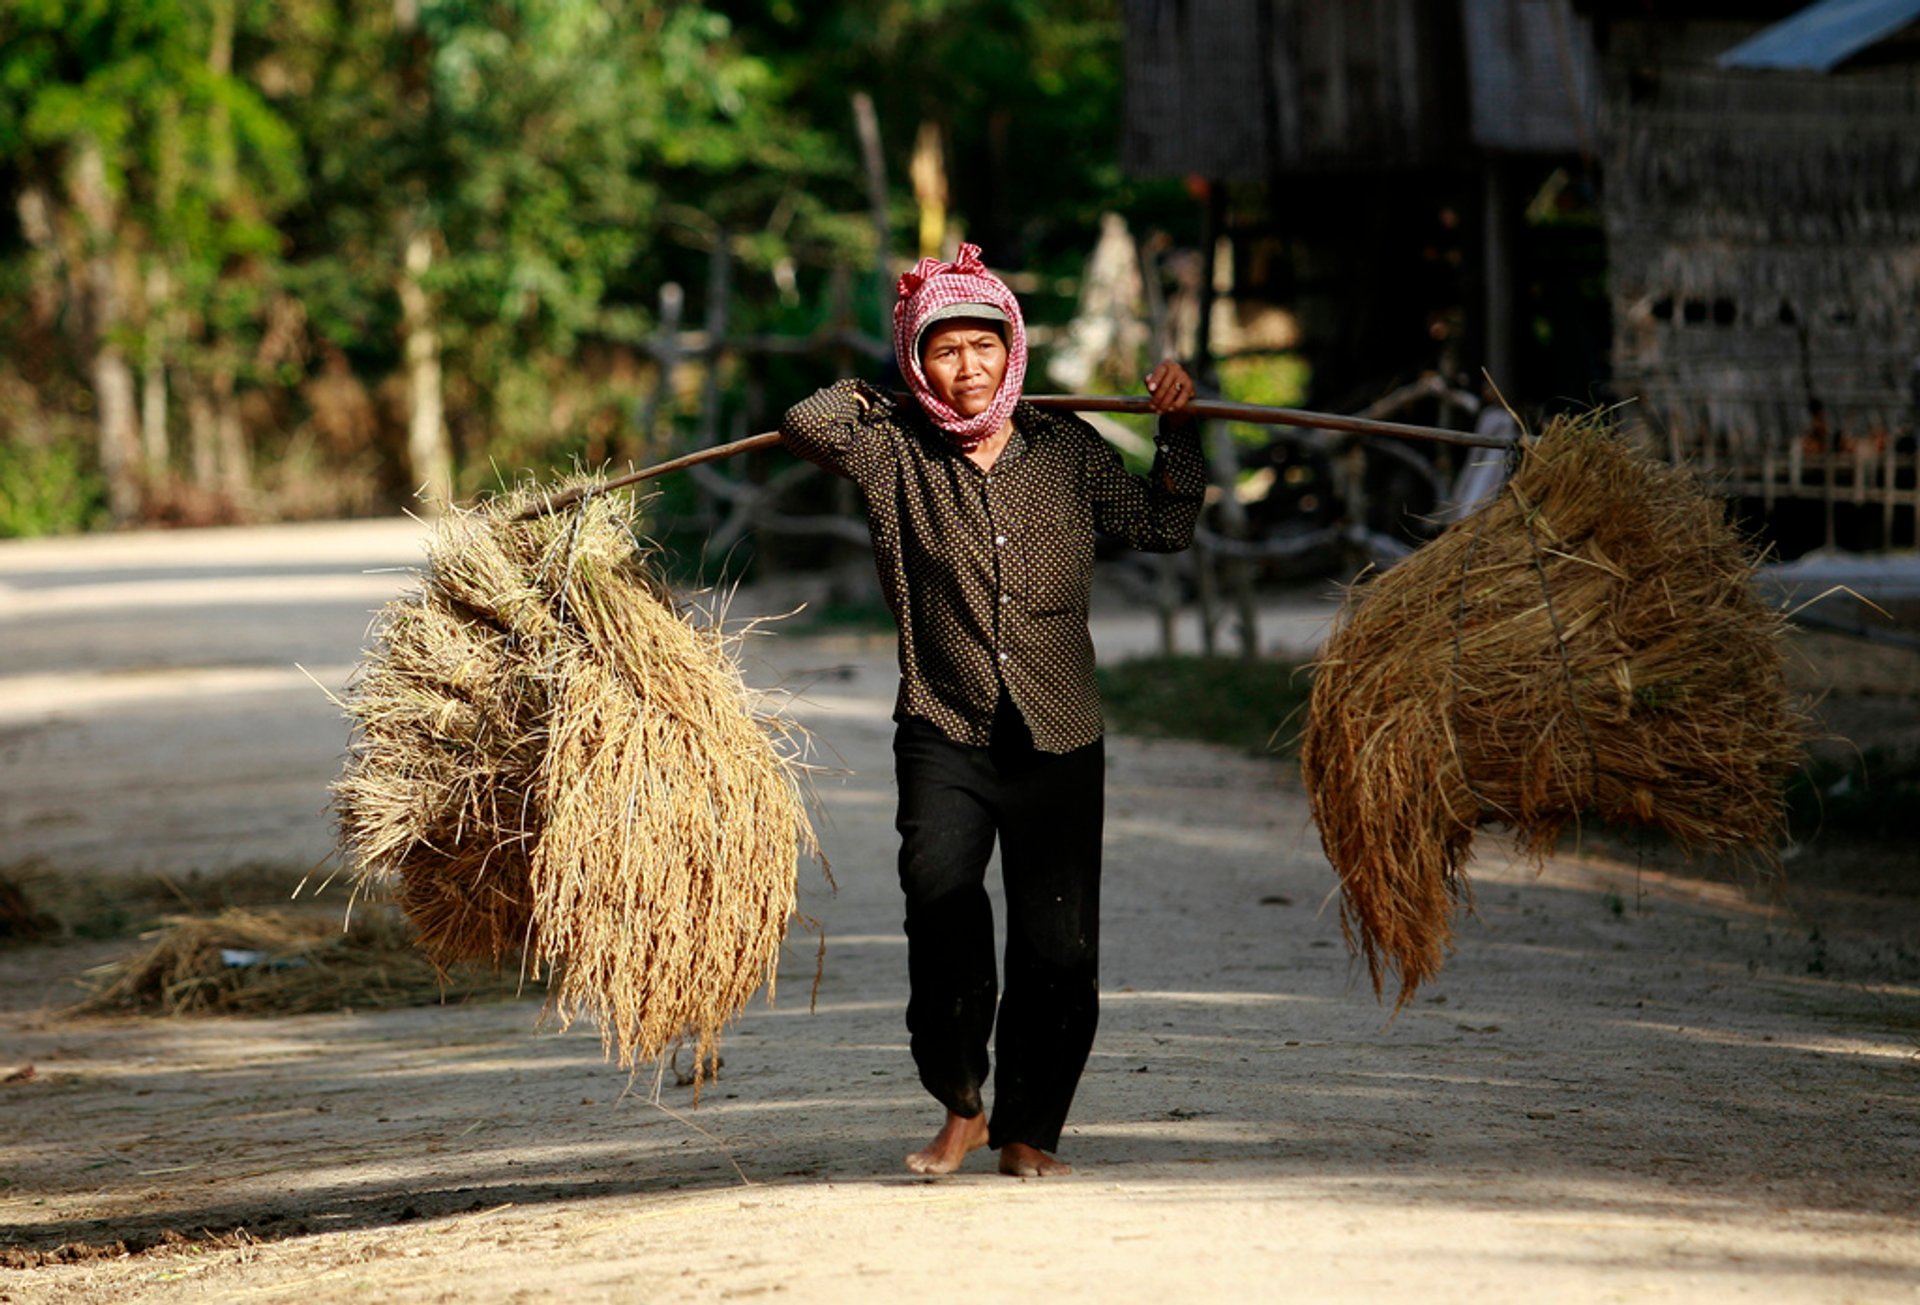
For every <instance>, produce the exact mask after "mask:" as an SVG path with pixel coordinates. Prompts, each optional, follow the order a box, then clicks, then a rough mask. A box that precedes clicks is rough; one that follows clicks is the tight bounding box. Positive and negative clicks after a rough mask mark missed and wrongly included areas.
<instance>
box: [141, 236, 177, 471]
mask: <svg viewBox="0 0 1920 1305" xmlns="http://www.w3.org/2000/svg"><path fill="white" fill-rule="evenodd" d="M146 290H147V294H146V300H147V340H146V350H145V353H144V354H143V356H142V357H141V361H140V449H141V453H142V454H143V456H144V458H145V461H146V474H147V479H148V480H149V481H153V480H158V479H159V478H160V477H162V476H164V475H166V473H167V463H168V462H169V461H171V460H172V456H173V448H172V446H171V444H170V443H169V442H168V439H167V317H168V314H169V313H170V312H172V310H173V281H172V278H171V277H169V276H168V275H167V269H166V265H165V264H163V263H155V264H154V265H153V266H152V267H150V268H148V269H147V285H146Z"/></svg>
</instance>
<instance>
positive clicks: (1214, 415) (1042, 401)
mask: <svg viewBox="0 0 1920 1305" xmlns="http://www.w3.org/2000/svg"><path fill="white" fill-rule="evenodd" d="M1023 402H1026V403H1031V404H1032V405H1033V406H1034V407H1036V408H1047V409H1051V410H1053V411H1055V412H1126V413H1135V414H1148V413H1152V412H1153V401H1152V400H1151V399H1142V398H1135V397H1132V396H1129V395H1101V394H1036V395H1030V396H1028V397H1027V398H1026V399H1025V400H1023ZM1180 413H1181V415H1182V416H1189V417H1196V418H1200V419H1202V420H1208V419H1211V420H1217V421H1244V422H1249V423H1252V424H1254V425H1258V426H1296V427H1306V428H1309V429H1313V430H1332V431H1341V432H1344V433H1347V434H1351V435H1382V436H1387V437H1389V438H1393V439H1412V440H1425V441H1428V442H1432V443H1440V444H1463V445H1468V446H1470V447H1473V448H1483V449H1506V448H1511V447H1513V443H1514V442H1513V441H1512V440H1511V439H1508V438H1506V437H1504V436H1500V435H1481V434H1478V433H1476V432H1473V431H1464V430H1447V429H1444V428H1443V427H1439V426H1413V425H1408V424H1406V423H1404V422H1398V421H1375V420H1373V419H1371V418H1367V417H1343V416H1340V415H1338V414H1336V413H1329V412H1309V411H1307V410H1306V409H1304V408H1270V407H1267V406H1265V405H1263V404H1257V403H1229V402H1226V401H1225V400H1220V399H1194V400H1191V401H1190V402H1188V404H1187V405H1186V406H1185V407H1184V408H1182V409H1181V410H1180ZM779 442H780V432H779V431H767V432H765V433H764V434H760V435H749V436H748V437H747V438H745V439H743V440H733V441H732V442H730V443H727V444H715V445H713V446H712V447H711V448H705V449H696V450H695V451H694V452H692V453H687V454H683V455H682V456H680V457H677V458H670V459H668V460H667V461H665V462H657V463H655V464H654V465H652V466H650V467H641V468H640V469H639V470H637V471H630V472H628V473H627V474H626V475H624V476H616V477H614V478H613V479H612V480H609V481H607V482H605V483H604V484H600V485H581V486H576V487H575V488H573V489H570V490H566V491H565V492H563V493H559V494H555V495H553V496H552V497H551V498H548V499H545V500H543V501H542V502H539V503H536V504H534V505H533V506H532V507H529V508H528V509H526V510H525V511H524V512H522V513H521V514H520V515H519V516H518V517H517V518H516V520H521V521H526V520H530V519H532V518H533V517H537V516H543V515H545V514H546V513H548V512H556V511H558V510H559V509H561V508H564V507H571V506H572V505H573V504H575V503H577V502H579V501H580V500H581V499H582V498H585V497H587V496H589V495H591V494H599V493H604V492H605V491H607V490H610V489H621V488H623V487H625V486H627V485H636V484H639V483H640V482H641V481H643V480H652V479H653V478H654V477H656V476H664V475H666V474H668V473H669V472H674V471H685V470H686V469H687V468H688V467H697V466H699V465H700V464H702V463H705V462H718V461H720V460H721V459H722V458H732V457H738V456H739V455H740V454H742V453H751V452H752V451H753V450H755V449H765V448H771V447H773V446H774V445H776V444H778V443H779Z"/></svg>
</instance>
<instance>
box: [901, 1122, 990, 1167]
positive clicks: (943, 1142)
mask: <svg viewBox="0 0 1920 1305" xmlns="http://www.w3.org/2000/svg"><path fill="white" fill-rule="evenodd" d="M986 1144H987V1117H986V1116H985V1115H975V1116H973V1117H972V1118H971V1119H969V1118H968V1117H967V1116H965V1115H956V1114H954V1113H953V1112H952V1111H951V1110H949V1111H948V1112H947V1122H946V1123H945V1124H943V1125H942V1126H941V1128H940V1131H939V1132H938V1133H936V1134H935V1135H934V1139H933V1141H931V1142H929V1143H927V1145H926V1147H925V1148H924V1149H922V1150H919V1151H915V1152H914V1153H913V1154H912V1155H909V1156H908V1157H907V1168H909V1169H911V1170H913V1172H914V1173H916V1174H950V1173H952V1172H953V1171H954V1170H956V1169H958V1168H959V1167H960V1162H961V1161H962V1160H965V1159H966V1158H967V1153H968V1152H970V1151H978V1150H979V1149H980V1148H981V1147H983V1146H985V1145H986Z"/></svg>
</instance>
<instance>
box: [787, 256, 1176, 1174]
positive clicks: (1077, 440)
mask: <svg viewBox="0 0 1920 1305" xmlns="http://www.w3.org/2000/svg"><path fill="white" fill-rule="evenodd" d="M893 320H894V350H895V353H896V354H897V356H898V359H899V364H900V370H901V372H902V373H903V374H904V375H905V377H906V380H907V384H908V386H909V387H910V389H911V391H912V400H913V401H912V402H899V401H897V400H896V399H895V398H894V397H892V396H890V395H889V394H887V393H886V392H885V391H882V390H878V389H875V388H873V387H871V386H869V385H866V384H865V383H863V382H860V381H841V382H839V383H837V384H835V385H831V386H829V387H827V388H826V389H824V390H821V391H820V392H818V393H817V394H815V395H813V396H812V397H811V398H809V399H807V400H805V401H804V402H802V403H800V404H799V405H797V406H796V407H794V408H793V409H792V410H791V411H790V412H788V413H787V415H786V418H785V420H784V421H783V422H782V425H781V434H782V437H783V440H784V442H785V444H786V446H787V447H788V448H789V449H791V450H792V451H793V452H795V453H797V454H798V455H799V456H801V457H803V458H806V459H807V460H809V461H811V462H814V463H817V464H819V465H820V466H822V467H824V468H826V469H827V470H829V471H833V472H836V473H838V474H839V475H842V476H846V477H847V478H849V479H850V480H852V481H853V482H854V483H856V484H857V485H859V486H860V488H861V490H862V491H863V493H864V495H865V500H866V505H867V523H868V526H869V528H870V529H871V531H872V534H873V551H874V562H875V565H876V566H877V567H878V568H879V572H880V584H881V587H882V589H883V590H884V591H885V593H886V598H887V605H888V606H889V607H891V608H892V609H893V615H894V620H895V621H896V623H897V624H898V626H899V641H900V692H899V698H898V701H897V704H896V706H895V709H894V719H895V721H896V722H897V723H898V724H897V730H896V733H895V736H894V759H895V768H896V778H897V781H898V784H899V796H900V804H899V816H898V819H897V822H896V823H897V826H898V828H899V831H900V840H901V841H900V884H901V887H902V888H903V889H905V891H906V899H907V913H906V932H907V972H908V978H909V981H910V983H911V986H912V995H911V997H910V999H909V1000H908V1003H907V1029H908V1032H909V1035H910V1039H911V1044H912V1048H913V1059H914V1064H915V1065H916V1066H917V1067H918V1069H919V1072H920V1081H921V1082H922V1083H923V1084H925V1086H926V1088H927V1090H928V1091H929V1092H931V1093H932V1094H933V1095H934V1097H935V1098H936V1099H937V1100H938V1101H939V1102H940V1103H941V1105H943V1106H945V1107H946V1111H947V1116H946V1122H945V1124H944V1126H943V1127H942V1128H941V1129H940V1131H939V1133H938V1134H937V1135H936V1136H935V1137H934V1139H933V1141H932V1142H930V1143H929V1144H928V1145H927V1146H926V1147H925V1149H923V1150H919V1151H915V1152H914V1153H913V1154H911V1155H909V1156H908V1157H907V1167H908V1168H909V1169H911V1170H913V1171H914V1172H916V1173H924V1174H940V1173H950V1172H952V1171H953V1170H955V1169H957V1168H959V1166H960V1163H961V1161H962V1160H964V1159H965V1158H966V1156H967V1154H968V1153H969V1152H970V1151H973V1150H976V1149H977V1148H979V1147H982V1146H990V1147H993V1148H995V1149H996V1150H998V1151H999V1152H1000V1171H1001V1172H1002V1173H1006V1174H1012V1175H1015V1176H1019V1177H1038V1176H1041V1175H1048V1174H1064V1173H1068V1172H1071V1171H1070V1168H1069V1166H1067V1165H1066V1164H1064V1163H1062V1162H1061V1161H1059V1160H1056V1159H1055V1158H1054V1157H1053V1155H1052V1154H1051V1153H1052V1152H1053V1151H1054V1150H1055V1149H1056V1148H1057V1147H1058V1146H1059V1142H1060V1130H1061V1128H1062V1126H1063V1125H1064V1123H1065V1121H1066V1117H1067V1107H1068V1105H1069V1103H1070V1102H1071V1101H1072V1099H1073V1092H1074V1088H1075V1086H1076V1085H1077V1084H1078V1083H1079V1080H1080V1073H1081V1070H1082V1069H1084V1068H1085V1066H1086V1061H1087V1054H1088V1052H1089V1051H1090V1050H1091V1048H1092V1046H1093V1031H1094V1024H1095V1022H1096V1019H1097V1009H1096V1003H1097V999H1098V979H1097V975H1096V960H1097V955H1098V946H1099V905H1100V827H1101V806H1102V798H1103V788H1104V781H1105V759H1104V754H1103V750H1102V744H1101V720H1100V700H1099V695H1098V693H1097V691H1096V689H1095V687H1094V679H1093V644H1092V640H1091V639H1090V638H1089V636H1088V633H1087V600H1088V593H1089V589H1090V588H1091V584H1092V579H1093V547H1094V532H1095V531H1096V530H1097V531H1101V532H1104V533H1107V534H1110V535H1115V536H1118V537H1119V538H1120V539H1121V540H1123V541H1125V542H1126V543H1127V544H1129V545H1131V546H1132V547H1134V548H1139V549H1145V550H1148V551H1151V552H1175V551H1177V550H1179V549H1183V548H1185V547H1186V546H1187V545H1188V543H1189V542H1191V540H1192V538H1193V524H1194V519H1195V517H1196V516H1197V515H1198V513H1199V510H1200V502H1201V496H1202V493H1203V491H1204V489H1205V468H1204V465H1203V463H1202V461H1201V457H1200V448H1199V442H1198V439H1197V436H1196V432H1195V430H1194V428H1193V425H1192V423H1191V421H1190V420H1185V419H1182V418H1181V417H1180V416H1179V415H1178V414H1179V411H1180V409H1182V408H1183V407H1184V406H1185V405H1186V403H1187V402H1188V400H1190V399H1191V398H1192V397H1193V382H1192V381H1191V380H1190V379H1189V378H1188V376H1187V374H1186V372H1185V371H1183V370H1182V369H1181V368H1180V367H1179V365H1178V364H1176V363H1171V362H1168V363H1162V364H1160V366H1158V367H1157V368H1155V369H1154V372H1153V374H1152V375H1151V376H1149V377H1148V378H1147V388H1148V390H1149V391H1150V392H1151V394H1152V404H1153V408H1154V410H1155V411H1156V412H1159V413H1161V414H1162V417H1161V430H1160V433H1159V436H1158V439H1157V440H1156V444H1157V452H1156V456H1155V458H1154V463H1153V469H1152V472H1151V474H1150V475H1149V476H1148V477H1147V478H1145V479H1141V478H1139V477H1136V476H1133V475H1130V474H1129V473H1128V472H1127V471H1126V470H1125V469H1124V467H1123V466H1122V465H1121V462H1120V457H1119V455H1118V454H1117V453H1115V452H1114V450H1113V449H1112V448H1111V447H1110V446H1108V444H1107V443H1106V442H1105V441H1104V440H1102V439H1101V438H1100V436H1099V435H1098V434H1096V433H1095V432H1094V430H1093V428H1092V427H1090V426H1088V425H1087V424H1086V423H1085V422H1084V421H1081V420H1080V419H1079V418H1077V417H1074V416H1070V415H1066V414H1054V413H1050V412H1043V411H1041V410H1039V409H1037V408H1034V407H1032V406H1030V405H1026V404H1021V403H1020V392H1021V383H1022V381H1023V379H1024V378H1025V376H1026V370H1027V337H1026V330H1025V327H1024V325H1023V323H1022V320H1021V314H1020V305H1019V303H1018V302H1017V301H1016V300H1015V299H1014V297H1013V293H1012V291H1010V290H1008V289H1007V287H1006V285H1005V284H1004V283H1003V282H1002V281H1001V280H1000V279H999V278H998V277H995V276H994V275H993V274H992V273H990V272H989V271H987V269H986V267H985V266H984V265H983V264H982V263H981V262H980V251H979V250H978V249H977V248H975V247H974V246H972V245H962V246H961V247H960V254H959V258H958V260H957V261H956V262H953V263H941V262H938V261H936V260H934V259H930V258H929V259H923V260H921V262H920V265H919V266H918V267H916V268H915V269H914V270H913V271H911V272H908V273H906V274H905V275H904V276H902V277H901V278H900V283H899V299H898V302H897V303H895V305H894V317H893ZM996 837H997V838H998V839H999V841H1000V849H1001V871H1002V877H1003V881H1004V885H1005V889H1006V898H1007V917H1008V918H1007V951H1006V984H1005V991H1004V994H1003V995H1002V994H1000V992H999V984H998V981H997V975H996V973H995V958H994V954H993V916H992V908H991V907H990V905H989V903H988V898H987V892H986V887H985V878H986V869H987V862H988V860H989V858H990V857H991V856H992V853H993V845H994V840H995V838H996ZM996 996H997V997H998V1025H997V1028H996V1024H995V1006H996ZM990 1032H991V1033H993V1034H994V1051H995V1055H996V1057H997V1060H998V1064H997V1067H996V1070H995V1073H994V1094H993V1096H994V1099H993V1114H992V1119H991V1122H989V1120H988V1118H987V1115H986V1107H985V1102H984V1101H983V1099H982V1095H981V1089H982V1088H983V1087H984V1086H985V1083H986V1076H987V1063H988V1062H987V1037H988V1034H989V1033H990Z"/></svg>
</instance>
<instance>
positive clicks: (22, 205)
mask: <svg viewBox="0 0 1920 1305" xmlns="http://www.w3.org/2000/svg"><path fill="white" fill-rule="evenodd" d="M14 212H15V214H16V215H17V216H18V218H19V220H20V234H21V235H22V236H24V237H26V241H27V244H28V246H29V247H31V248H32V250H33V253H32V255H31V256H30V257H29V258H28V260H27V303H28V305H29V306H30V307H31V309H32V315H33V323H34V325H35V326H37V327H40V328H42V329H46V328H49V327H51V326H52V325H53V324H54V322H55V321H56V320H57V319H58V317H59V315H60V281H61V274H60V263H61V259H60V238H59V234H58V232H56V231H55V229H54V212H53V199H52V197H51V196H49V195H48V194H47V192H46V188H45V187H43V186H40V185H38V184H35V183H29V184H27V185H25V186H22V187H21V188H20V193H19V194H18V195H16V196H15V197H14Z"/></svg>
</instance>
